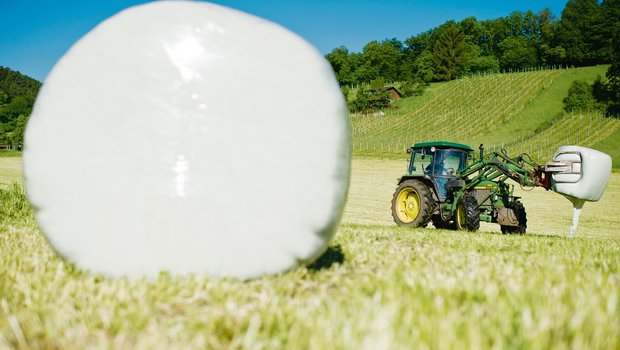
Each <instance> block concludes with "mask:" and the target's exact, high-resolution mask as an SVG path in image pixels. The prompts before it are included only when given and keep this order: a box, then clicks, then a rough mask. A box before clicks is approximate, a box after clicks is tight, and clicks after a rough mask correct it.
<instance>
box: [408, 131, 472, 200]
mask: <svg viewBox="0 0 620 350" xmlns="http://www.w3.org/2000/svg"><path fill="white" fill-rule="evenodd" d="M472 151H473V149H471V147H469V146H467V145H463V144H460V143H454V142H446V141H436V142H420V143H416V144H415V145H413V147H411V148H409V149H407V153H410V154H411V159H410V161H409V169H408V171H407V173H408V176H407V177H408V178H411V177H423V178H424V179H426V180H427V181H430V182H431V183H432V185H433V187H434V189H435V193H436V195H437V199H438V200H439V201H441V202H443V201H445V200H446V197H447V194H448V190H447V189H446V184H447V183H448V181H450V180H453V179H454V178H455V177H456V175H457V173H458V172H459V171H461V170H463V169H464V168H465V167H466V166H467V161H468V159H469V158H470V157H469V154H470V152H472Z"/></svg>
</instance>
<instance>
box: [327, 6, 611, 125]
mask: <svg viewBox="0 0 620 350" xmlns="http://www.w3.org/2000/svg"><path fill="white" fill-rule="evenodd" d="M618 55H620V0H603V1H602V2H599V1H597V0H569V1H568V2H567V3H566V6H565V8H564V10H563V11H562V14H561V17H560V18H558V17H556V16H554V15H553V14H552V13H551V11H550V10H549V9H544V10H542V11H540V12H538V13H534V12H532V11H527V12H513V13H511V14H510V15H508V16H507V17H501V18H497V19H490V20H483V21H478V20H477V19H476V18H474V17H468V18H465V19H463V20H461V21H458V22H457V21H454V20H450V21H447V22H445V23H443V24H442V25H440V26H439V27H436V28H432V29H430V30H428V31H425V32H423V33H420V34H418V35H413V36H411V37H409V38H407V39H405V40H404V41H399V40H398V39H396V38H392V39H385V40H383V41H372V42H370V43H368V44H367V45H366V46H365V47H364V48H363V50H362V52H349V50H348V49H347V48H346V47H344V46H341V47H337V48H335V49H333V50H332V51H331V52H330V53H328V54H327V55H326V56H325V57H326V58H327V60H328V61H329V62H330V64H331V65H332V68H333V69H334V72H335V73H336V77H337V79H338V82H339V83H340V86H341V88H342V92H343V94H344V95H345V97H346V99H347V104H348V107H349V110H350V111H351V112H357V111H369V110H370V111H373V110H379V109H381V108H384V107H386V106H387V105H388V104H389V102H390V101H389V96H388V95H387V92H386V90H385V89H381V88H380V87H382V86H385V85H386V84H388V83H389V84H390V85H394V86H396V87H398V89H399V90H400V92H401V93H402V94H403V96H405V97H407V96H412V95H419V94H421V93H423V91H424V86H425V85H427V84H429V83H430V82H441V81H448V80H452V79H457V78H459V77H462V76H466V75H472V74H481V73H496V72H512V71H521V70H528V69H538V68H558V67H564V68H570V67H582V66H593V65H598V64H611V67H610V68H609V70H608V72H607V74H606V77H601V79H599V80H597V82H596V83H595V84H594V85H593V86H589V85H588V86H584V85H583V84H581V85H580V86H576V87H575V89H573V95H574V96H572V97H571V98H570V99H569V100H570V101H568V107H567V109H573V108H574V109H578V108H587V107H592V108H596V109H601V110H607V112H608V113H611V114H614V115H618V114H619V112H620V108H619V105H618V100H619V97H620V92H619V88H620V82H619V79H620V67H619V66H618ZM584 84H585V83H584Z"/></svg>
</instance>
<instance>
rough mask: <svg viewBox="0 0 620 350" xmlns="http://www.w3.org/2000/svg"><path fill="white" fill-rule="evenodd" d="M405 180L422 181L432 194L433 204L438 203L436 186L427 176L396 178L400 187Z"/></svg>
mask: <svg viewBox="0 0 620 350" xmlns="http://www.w3.org/2000/svg"><path fill="white" fill-rule="evenodd" d="M407 180H418V181H422V182H423V183H425V184H426V185H427V186H428V187H429V188H430V189H431V192H432V193H433V200H434V201H435V202H439V196H438V195H437V187H436V184H435V183H434V182H433V181H432V180H431V179H430V177H427V176H409V175H405V176H402V177H399V178H398V184H397V186H398V185H400V184H401V183H403V182H405V181H407Z"/></svg>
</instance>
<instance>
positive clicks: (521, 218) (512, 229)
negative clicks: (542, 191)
mask: <svg viewBox="0 0 620 350" xmlns="http://www.w3.org/2000/svg"><path fill="white" fill-rule="evenodd" d="M510 208H512V210H513V211H514V213H515V216H516V217H517V220H518V226H507V225H501V229H502V233H504V234H506V233H508V234H519V235H524V234H525V231H526V230H527V213H526V212H525V207H524V206H523V204H522V203H521V202H519V201H514V202H513V203H512V205H511V206H510Z"/></svg>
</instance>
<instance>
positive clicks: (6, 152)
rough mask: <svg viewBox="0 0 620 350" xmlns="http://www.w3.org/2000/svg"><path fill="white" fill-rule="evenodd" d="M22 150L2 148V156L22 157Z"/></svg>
mask: <svg viewBox="0 0 620 350" xmlns="http://www.w3.org/2000/svg"><path fill="white" fill-rule="evenodd" d="M21 156H22V152H21V151H15V150H10V149H0V158H4V157H21Z"/></svg>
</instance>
